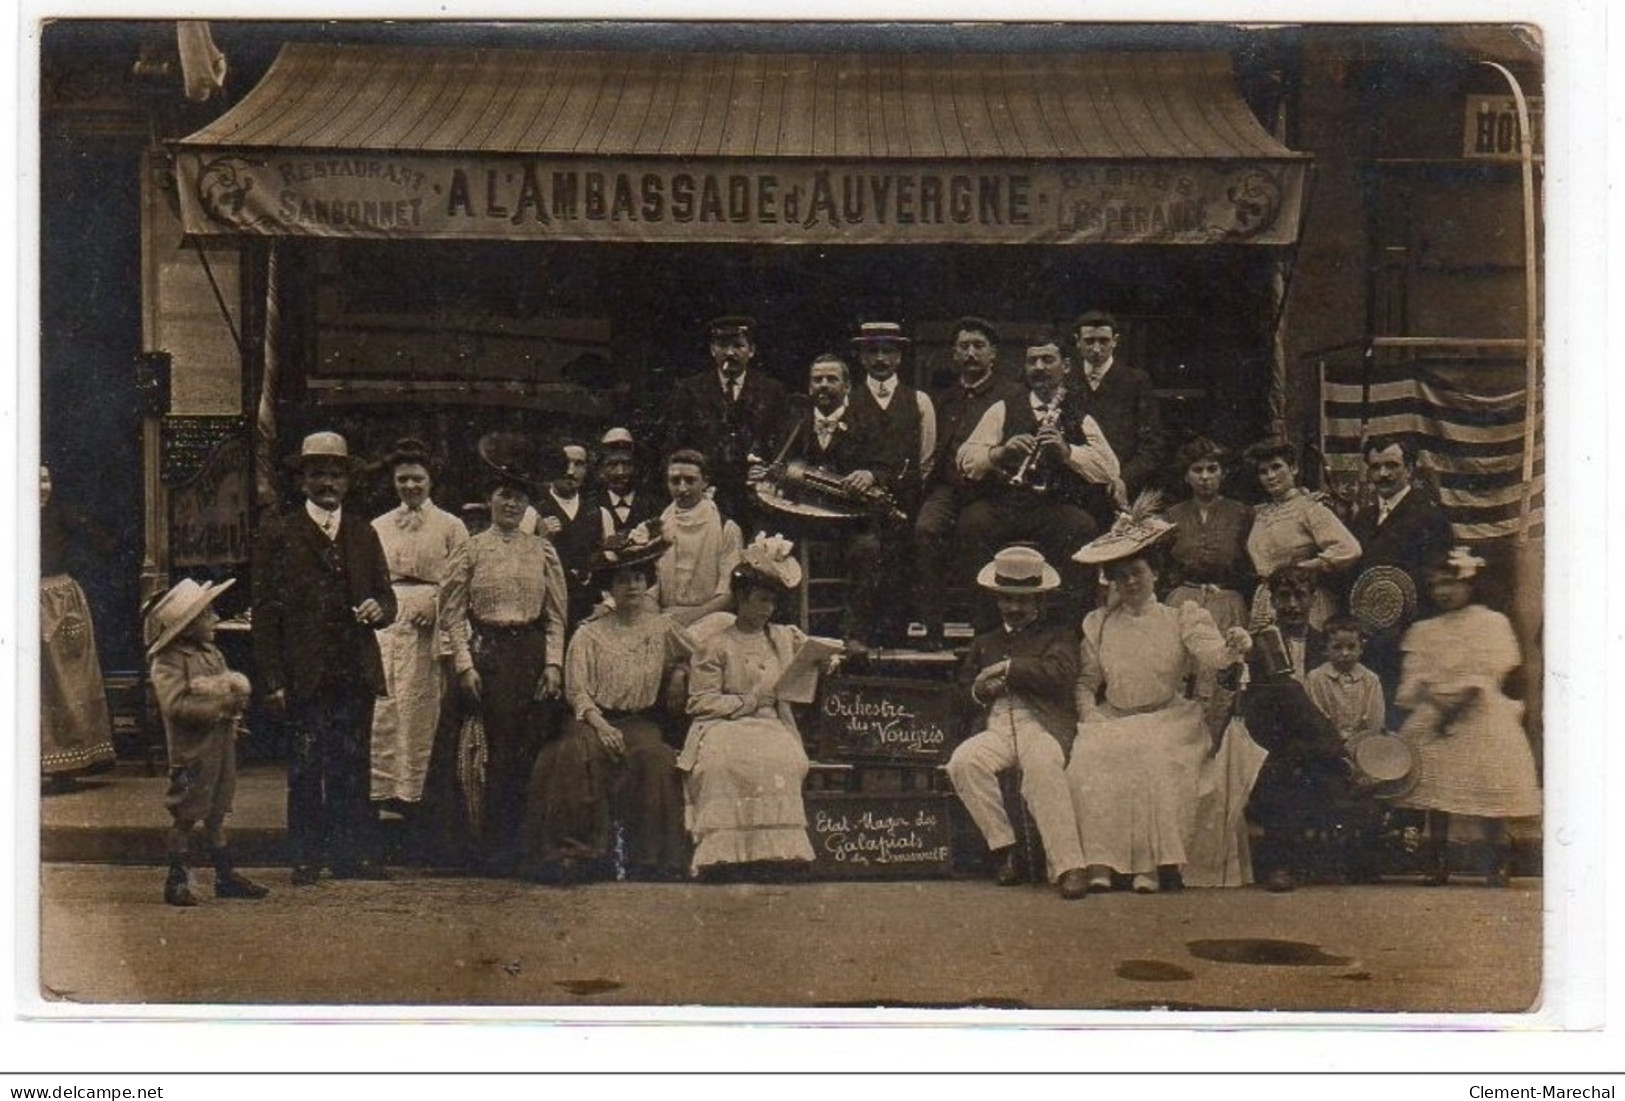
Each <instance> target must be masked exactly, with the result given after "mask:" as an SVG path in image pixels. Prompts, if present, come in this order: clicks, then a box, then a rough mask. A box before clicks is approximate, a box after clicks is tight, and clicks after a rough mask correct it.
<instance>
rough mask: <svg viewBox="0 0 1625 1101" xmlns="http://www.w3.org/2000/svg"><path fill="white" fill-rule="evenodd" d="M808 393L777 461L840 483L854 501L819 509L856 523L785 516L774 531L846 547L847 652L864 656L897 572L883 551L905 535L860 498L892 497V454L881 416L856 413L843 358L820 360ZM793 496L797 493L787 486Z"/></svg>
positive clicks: (875, 640) (810, 374)
mask: <svg viewBox="0 0 1625 1101" xmlns="http://www.w3.org/2000/svg"><path fill="white" fill-rule="evenodd" d="M807 393H808V395H809V396H810V398H811V399H812V400H811V402H810V403H808V404H807V405H805V406H802V407H799V408H796V407H792V412H791V415H790V418H789V419H788V421H787V422H786V426H785V431H784V433H783V439H782V441H781V442H780V443H779V445H778V446H777V447H776V448H775V450H774V457H775V458H779V459H781V460H782V461H783V462H784V463H787V464H788V463H792V462H797V461H799V462H801V463H805V464H806V465H807V466H808V467H811V468H812V469H813V470H815V471H816V472H818V473H821V474H825V475H828V476H829V477H830V478H831V479H833V480H835V481H837V482H838V483H839V484H840V485H841V486H842V487H843V488H844V489H845V491H846V492H847V493H848V494H850V495H851V498H850V500H849V501H848V500H841V499H837V498H833V497H824V498H823V499H822V500H821V501H820V503H822V504H825V505H828V506H831V511H837V512H839V511H845V512H848V513H849V514H850V516H851V518H850V519H821V518H815V517H804V516H793V515H788V514H781V515H778V516H775V517H774V518H773V520H772V526H773V528H774V530H780V529H782V530H783V531H784V533H785V534H788V535H791V536H792V537H793V538H796V539H798V540H799V539H805V538H814V539H825V540H831V541H835V542H837V543H839V544H840V545H841V547H842V550H843V552H844V558H845V564H846V574H847V580H848V588H847V606H846V612H845V615H844V616H843V619H842V624H841V627H842V631H843V633H844V635H845V637H846V640H847V646H848V650H849V652H850V653H852V654H862V653H863V652H864V651H865V650H867V649H868V648H869V647H870V646H871V645H877V644H879V643H880V642H882V641H884V640H883V639H881V638H880V637H879V635H878V632H877V629H876V619H877V612H878V609H879V607H880V605H881V604H882V602H883V601H882V596H883V591H884V589H885V587H886V585H888V584H890V583H891V581H890V579H891V577H892V573H893V567H891V566H890V565H889V563H890V560H891V557H892V556H890V555H888V554H886V553H885V552H884V550H883V547H884V546H885V544H886V543H887V542H888V541H890V540H891V539H892V538H893V537H894V536H895V535H897V534H899V533H900V532H901V531H902V530H903V528H902V523H901V521H898V520H897V519H896V518H895V517H894V516H892V515H891V514H890V513H889V510H886V509H884V508H881V507H878V506H877V507H876V508H873V509H866V508H865V507H864V505H863V503H862V501H863V495H864V494H869V493H873V492H874V491H876V490H887V491H890V490H891V487H892V485H893V478H894V476H895V474H896V471H895V469H894V468H893V467H892V465H891V463H890V461H889V460H888V459H887V457H886V456H887V453H888V450H889V449H888V448H887V447H886V446H885V445H884V443H883V441H882V438H881V431H882V426H881V424H880V421H879V419H878V417H877V416H876V414H875V413H874V412H873V411H868V412H865V411H864V410H862V409H861V408H854V405H853V402H852V400H851V395H852V376H851V369H850V368H849V367H848V366H847V363H846V361H845V360H844V359H842V358H841V357H840V356H838V355H836V354H834V353H833V352H826V353H824V354H822V355H819V356H817V357H815V358H814V359H813V361H812V365H811V366H810V367H809V368H808V370H807ZM788 490H789V492H791V493H794V492H796V487H795V486H794V484H790V485H789V486H788ZM815 499H816V497H815Z"/></svg>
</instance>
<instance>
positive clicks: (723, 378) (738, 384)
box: [717, 371, 749, 400]
mask: <svg viewBox="0 0 1625 1101" xmlns="http://www.w3.org/2000/svg"><path fill="white" fill-rule="evenodd" d="M748 373H749V372H747V371H740V372H739V377H738V378H735V379H730V378H729V377H728V376H727V374H725V373H724V372H722V371H718V372H717V385H718V386H720V387H722V396H723V397H727V396H728V383H729V382H732V383H733V384H734V392H733V396H734V398H735V399H736V400H737V399H738V397H739V395H740V394H743V393H744V392H745V375H746V374H748Z"/></svg>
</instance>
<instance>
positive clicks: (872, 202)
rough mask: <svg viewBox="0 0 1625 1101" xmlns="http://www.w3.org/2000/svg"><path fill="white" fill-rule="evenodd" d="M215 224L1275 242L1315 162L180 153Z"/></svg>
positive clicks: (581, 233)
mask: <svg viewBox="0 0 1625 1101" xmlns="http://www.w3.org/2000/svg"><path fill="white" fill-rule="evenodd" d="M177 159H178V167H179V171H178V173H177V183H178V187H179V189H180V203H181V211H182V216H183V219H184V224H185V227H186V230H187V232H188V233H192V234H198V235H204V236H243V235H247V236H300V237H352V238H406V239H412V238H423V239H428V238H455V239H478V240H559V241H643V242H670V243H681V242H689V241H692V242H719V241H726V242H756V243H768V244H1056V245H1074V244H1103V245H1127V244H1185V245H1209V244H1257V245H1286V244H1290V243H1292V241H1293V240H1294V238H1295V237H1296V234H1297V229H1298V222H1299V211H1300V207H1301V204H1302V201H1303V189H1304V172H1305V162H1304V161H1302V160H1294V161H1262V160H1252V161H1221V160H1194V159H1188V160H1170V161H1088V162H1066V161H1060V162H1046V163H1030V164H1029V163H1019V164H1011V163H990V162H985V161H969V162H960V163H955V162H930V163H923V162H921V161H918V160H915V161H908V162H898V163H888V162H869V163H855V162H816V161H804V160H781V161H771V160H756V161H712V160H708V161H704V162H698V161H693V162H673V161H664V160H638V159H625V160H613V159H605V160H582V159H567V158H560V157H552V156H549V157H525V156H511V157H498V156H467V157H464V156H457V155H446V154H435V155H401V156H396V155H393V154H380V153H355V154H345V153H332V152H326V151H316V150H309V149H290V150H287V151H286V152H281V151H275V150H264V149H256V150H245V151H241V152H238V151H232V150H225V149H218V148H216V149H208V150H191V149H185V148H182V149H180V150H179V151H178V153H177Z"/></svg>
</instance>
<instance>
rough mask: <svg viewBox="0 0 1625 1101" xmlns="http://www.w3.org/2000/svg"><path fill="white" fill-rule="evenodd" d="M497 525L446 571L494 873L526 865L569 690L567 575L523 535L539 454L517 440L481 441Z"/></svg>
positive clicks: (484, 837) (483, 832)
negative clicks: (525, 846) (548, 749)
mask: <svg viewBox="0 0 1625 1101" xmlns="http://www.w3.org/2000/svg"><path fill="white" fill-rule="evenodd" d="M479 456H480V462H481V464H482V465H483V467H484V473H485V482H486V487H487V492H486V499H487V501H488V502H489V504H490V508H491V526H490V527H488V528H486V529H485V530H484V531H482V532H480V533H479V534H478V535H475V536H472V537H471V538H470V539H469V540H468V542H467V543H466V544H464V548H463V551H462V552H461V553H459V554H455V555H454V557H453V562H452V564H451V566H450V567H449V568H448V570H447V579H446V587H447V602H448V604H450V605H451V606H452V607H453V608H456V609H459V610H461V609H466V617H464V618H462V619H461V621H460V622H454V623H452V624H451V625H450V627H451V631H452V637H451V642H452V663H453V667H454V668H455V669H456V671H457V676H458V680H459V686H460V687H461V689H462V691H463V693H464V695H465V698H466V699H467V701H468V702H469V703H471V704H473V705H474V706H477V707H478V709H479V713H480V716H481V718H482V720H483V723H484V729H485V737H486V744H487V753H488V762H487V765H486V771H485V775H486V781H485V790H486V805H485V806H484V807H483V808H482V809H481V813H480V815H479V820H480V837H479V839H478V848H479V851H480V857H481V860H482V863H483V864H484V865H485V867H486V869H487V870H488V871H492V872H496V873H498V874H502V873H506V872H509V871H511V870H512V869H513V865H514V863H515V861H516V860H517V859H518V856H519V833H520V826H521V823H522V820H523V817H524V804H525V787H526V784H527V783H528V781H529V779H530V773H531V768H532V766H533V765H534V764H535V761H536V754H537V752H538V751H539V750H540V749H541V746H542V742H543V739H544V734H545V731H546V726H547V719H548V716H547V713H546V710H545V709H544V708H543V707H542V706H540V705H541V704H542V703H544V702H545V701H548V700H552V699H555V698H557V697H558V696H559V694H560V692H561V690H562V688H563V683H564V672H563V669H564V628H565V607H566V596H565V579H564V566H563V565H562V564H561V563H560V562H559V556H558V553H557V552H556V551H554V550H553V546H552V544H550V543H549V542H548V541H547V540H546V539H543V538H542V537H541V536H539V535H534V534H530V533H527V532H524V531H521V530H520V527H519V522H520V520H521V519H523V518H524V515H525V509H526V508H528V507H529V506H530V501H531V498H532V496H533V495H534V494H535V493H537V492H538V490H539V489H540V484H539V482H538V479H537V477H536V475H535V473H534V471H535V469H536V463H535V449H534V447H533V446H532V444H531V442H530V440H529V439H527V438H526V437H524V436H521V435H519V434H517V433H513V432H492V433H488V434H487V435H485V436H484V437H482V438H481V439H480V441H479Z"/></svg>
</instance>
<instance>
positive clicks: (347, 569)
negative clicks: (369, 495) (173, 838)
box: [254, 432, 396, 886]
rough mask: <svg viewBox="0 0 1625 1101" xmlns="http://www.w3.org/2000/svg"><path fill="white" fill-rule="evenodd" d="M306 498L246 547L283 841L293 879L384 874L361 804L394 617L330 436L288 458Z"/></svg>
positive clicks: (384, 572)
mask: <svg viewBox="0 0 1625 1101" xmlns="http://www.w3.org/2000/svg"><path fill="white" fill-rule="evenodd" d="M288 462H289V464H290V465H291V466H293V467H294V469H295V470H297V471H298V474H299V486H300V490H301V492H302V493H303V495H304V498H305V500H304V502H303V503H302V504H300V505H298V506H296V507H295V508H294V509H292V510H291V511H289V512H286V513H284V514H282V515H281V516H278V517H276V518H274V519H272V520H271V521H269V522H268V523H267V524H266V525H265V526H264V528H263V529H262V530H261V532H260V537H259V539H258V541H257V542H256V544H255V553H254V663H255V669H256V671H257V676H258V678H259V681H260V688H261V691H262V692H263V694H264V696H265V701H266V706H267V708H268V709H269V710H270V711H271V712H272V714H274V715H277V716H285V717H286V718H287V721H288V726H289V730H290V734H291V738H290V747H291V748H290V752H289V759H288V840H289V844H290V846H291V848H292V850H293V859H294V871H293V883H294V885H295V886H308V885H310V884H313V883H315V882H316V880H317V877H318V875H319V873H320V870H321V868H322V866H323V865H324V864H325V865H327V866H328V867H329V868H330V869H331V870H332V872H333V874H334V875H335V876H337V877H343V878H382V877H383V875H384V873H383V871H382V869H381V868H379V867H378V865H377V863H376V852H375V849H374V837H373V825H374V823H373V812H372V807H371V804H370V800H369V789H370V771H371V765H370V760H369V742H370V734H371V730H372V711H373V700H374V699H375V698H376V697H377V696H378V694H379V693H381V692H383V691H384V669H383V663H382V661H381V659H380V657H379V652H378V639H377V636H376V635H375V634H374V629H375V628H378V627H383V626H386V625H388V624H389V623H391V622H393V621H394V619H395V610H396V604H395V593H394V591H393V589H392V588H391V586H390V582H389V567H388V564H387V562H386V561H385V558H384V551H383V547H382V546H381V545H380V543H379V541H378V535H377V533H376V532H375V531H374V530H373V528H372V525H371V524H369V523H368V522H367V521H366V520H365V519H363V518H361V517H359V516H352V515H350V513H349V512H348V511H347V510H346V509H345V508H344V498H345V495H346V494H347V493H348V492H349V490H350V479H351V477H352V475H353V474H354V473H355V471H356V470H357V469H358V468H359V467H360V466H361V465H362V464H361V462H360V460H359V459H358V458H357V457H356V456H354V455H352V454H351V453H350V450H349V446H348V444H347V442H346V441H345V439H344V437H343V436H341V435H339V434H338V433H336V432H315V433H312V434H311V435H309V436H306V437H305V439H304V442H303V444H302V445H301V447H300V449H299V452H298V454H296V455H294V456H292V457H290V458H289V460H288Z"/></svg>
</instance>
